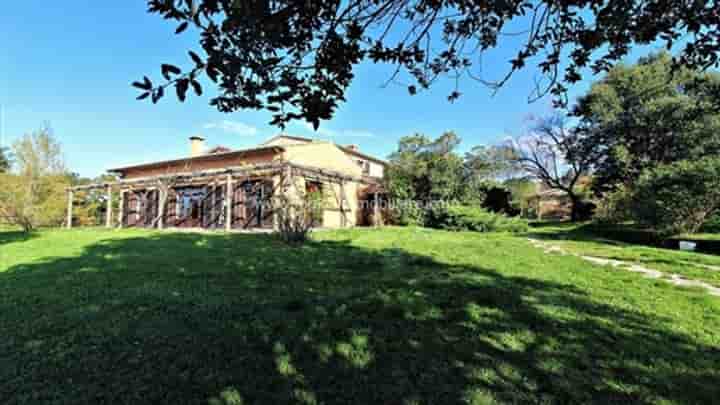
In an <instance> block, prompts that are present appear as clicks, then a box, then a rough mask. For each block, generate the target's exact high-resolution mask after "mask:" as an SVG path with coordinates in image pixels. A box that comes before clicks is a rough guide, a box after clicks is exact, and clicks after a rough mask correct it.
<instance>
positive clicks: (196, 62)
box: [188, 51, 203, 66]
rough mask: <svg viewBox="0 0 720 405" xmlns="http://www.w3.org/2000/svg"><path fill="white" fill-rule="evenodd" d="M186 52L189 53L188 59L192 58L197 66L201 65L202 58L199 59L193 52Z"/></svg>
mask: <svg viewBox="0 0 720 405" xmlns="http://www.w3.org/2000/svg"><path fill="white" fill-rule="evenodd" d="M188 53H189V54H190V59H192V60H193V62H195V64H196V65H197V66H202V65H203V60H202V59H200V57H199V56H198V55H197V54H196V53H195V52H193V51H189V52H188Z"/></svg>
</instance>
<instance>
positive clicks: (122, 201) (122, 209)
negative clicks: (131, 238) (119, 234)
mask: <svg viewBox="0 0 720 405" xmlns="http://www.w3.org/2000/svg"><path fill="white" fill-rule="evenodd" d="M118 211H119V212H118V228H122V227H123V220H124V219H125V190H120V209H119V210H118Z"/></svg>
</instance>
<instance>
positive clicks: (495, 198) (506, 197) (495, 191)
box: [482, 186, 520, 216]
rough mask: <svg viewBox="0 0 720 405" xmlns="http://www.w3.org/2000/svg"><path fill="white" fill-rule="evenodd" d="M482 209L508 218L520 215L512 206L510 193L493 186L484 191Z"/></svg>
mask: <svg viewBox="0 0 720 405" xmlns="http://www.w3.org/2000/svg"><path fill="white" fill-rule="evenodd" d="M482 205H483V207H484V208H486V209H488V210H490V211H492V212H497V213H504V214H507V215H510V216H515V215H518V214H520V210H518V209H517V208H515V207H513V206H512V192H510V191H509V190H508V189H506V188H504V187H497V186H493V187H490V188H488V189H487V190H485V200H484V201H483V204H482Z"/></svg>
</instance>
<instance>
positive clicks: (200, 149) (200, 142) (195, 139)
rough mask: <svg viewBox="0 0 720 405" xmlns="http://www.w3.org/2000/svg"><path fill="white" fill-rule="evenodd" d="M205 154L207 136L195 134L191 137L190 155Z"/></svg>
mask: <svg viewBox="0 0 720 405" xmlns="http://www.w3.org/2000/svg"><path fill="white" fill-rule="evenodd" d="M204 154H205V138H203V137H202V136H197V135H193V136H191V137H190V157H197V156H200V155H204Z"/></svg>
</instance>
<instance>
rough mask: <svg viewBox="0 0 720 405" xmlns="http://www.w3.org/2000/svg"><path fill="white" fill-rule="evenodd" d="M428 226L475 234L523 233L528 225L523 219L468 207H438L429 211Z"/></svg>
mask: <svg viewBox="0 0 720 405" xmlns="http://www.w3.org/2000/svg"><path fill="white" fill-rule="evenodd" d="M427 225H428V226H430V227H433V228H440V229H447V230H453V231H476V232H525V231H527V230H528V223H527V221H525V220H524V219H520V218H511V217H507V216H505V215H502V214H496V213H493V212H489V211H486V210H484V209H482V208H477V207H468V206H448V207H438V208H435V209H433V210H432V211H431V214H430V215H429V220H428V224H427Z"/></svg>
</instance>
